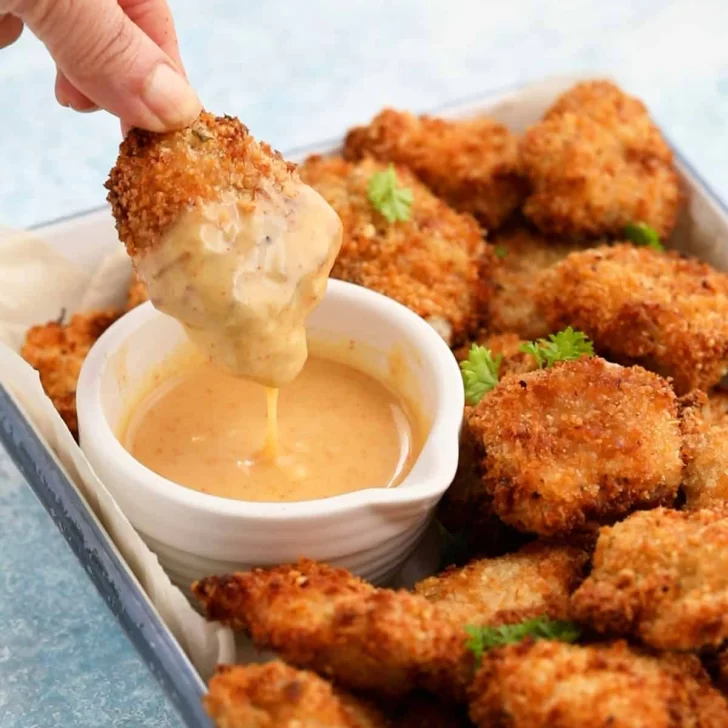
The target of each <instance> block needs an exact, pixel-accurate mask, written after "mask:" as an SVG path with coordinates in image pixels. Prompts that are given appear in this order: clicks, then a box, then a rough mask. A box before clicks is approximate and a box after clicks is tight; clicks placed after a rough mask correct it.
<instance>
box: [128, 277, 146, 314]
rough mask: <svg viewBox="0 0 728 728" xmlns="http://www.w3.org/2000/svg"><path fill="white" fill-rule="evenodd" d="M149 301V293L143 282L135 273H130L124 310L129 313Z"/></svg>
mask: <svg viewBox="0 0 728 728" xmlns="http://www.w3.org/2000/svg"><path fill="white" fill-rule="evenodd" d="M148 300H149V292H148V291H147V286H146V284H145V283H144V281H143V280H142V279H141V278H139V276H138V275H137V274H136V272H135V273H132V277H131V281H130V282H129V290H128V291H127V294H126V310H127V311H131V310H132V309H133V308H136V307H137V306H141V305H142V303H146V302H147V301H148Z"/></svg>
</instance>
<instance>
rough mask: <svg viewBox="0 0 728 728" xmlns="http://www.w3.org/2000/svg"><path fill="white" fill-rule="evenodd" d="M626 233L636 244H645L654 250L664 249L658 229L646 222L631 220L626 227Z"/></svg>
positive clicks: (628, 238)
mask: <svg viewBox="0 0 728 728" xmlns="http://www.w3.org/2000/svg"><path fill="white" fill-rule="evenodd" d="M624 235H625V237H626V238H627V240H629V241H630V242H632V243H634V244H635V245H644V246H645V247H647V248H652V249H653V250H660V251H662V250H664V249H665V248H664V247H663V245H662V243H661V242H660V236H659V235H658V234H657V231H656V230H655V229H654V228H652V227H650V226H649V225H648V224H647V223H644V222H630V223H627V225H626V226H625V228H624Z"/></svg>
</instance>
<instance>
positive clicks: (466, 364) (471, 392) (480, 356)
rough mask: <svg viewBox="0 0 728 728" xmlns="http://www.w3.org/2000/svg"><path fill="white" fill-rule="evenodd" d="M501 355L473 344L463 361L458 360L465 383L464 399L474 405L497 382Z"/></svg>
mask: <svg viewBox="0 0 728 728" xmlns="http://www.w3.org/2000/svg"><path fill="white" fill-rule="evenodd" d="M501 359H503V356H502V355H501V354H498V356H496V357H494V356H493V354H492V353H491V351H490V349H486V348H485V347H484V346H478V345H477V344H473V345H472V347H471V348H470V353H469V354H468V358H467V359H466V360H465V361H461V362H460V370H461V371H462V374H463V384H464V385H465V401H466V402H467V404H470V405H476V404H478V402H480V400H481V399H483V396H484V395H485V393H486V392H490V390H491V389H493V387H495V385H496V384H498V370H499V369H500V363H501Z"/></svg>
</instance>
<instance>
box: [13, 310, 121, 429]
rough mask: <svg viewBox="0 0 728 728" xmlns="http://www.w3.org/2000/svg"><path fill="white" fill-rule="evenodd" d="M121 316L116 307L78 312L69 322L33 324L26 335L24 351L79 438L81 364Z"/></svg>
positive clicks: (63, 416) (66, 421) (43, 384)
mask: <svg viewBox="0 0 728 728" xmlns="http://www.w3.org/2000/svg"><path fill="white" fill-rule="evenodd" d="M119 315H120V314H119V312H118V311H112V310H108V311H91V312H89V313H77V314H76V315H75V316H73V317H72V318H71V320H70V321H69V322H68V323H67V324H63V323H59V322H58V321H51V322H50V323H47V324H43V325H41V326H33V327H32V328H30V329H28V333H27V334H26V335H25V343H24V344H23V348H22V349H21V350H20V354H21V356H22V357H23V359H25V361H27V362H28V364H30V365H31V366H32V367H33V368H34V369H37V370H38V374H39V375H40V383H41V385H42V386H43V390H44V391H45V393H46V394H47V395H48V397H49V398H50V400H51V402H53V406H54V407H55V408H56V409H57V410H58V414H60V415H61V417H62V418H63V421H64V422H65V423H66V425H68V429H69V430H70V431H71V434H72V435H73V436H74V437H76V438H78V418H77V416H76V385H77V384H78V376H79V374H80V373H81V366H82V365H83V361H84V359H85V358H86V354H88V352H89V349H90V348H91V347H92V346H93V345H94V343H95V342H96V340H97V339H98V338H99V336H101V334H103V333H104V331H106V329H108V328H109V326H111V324H113V323H114V321H116V320H117V319H118V318H119Z"/></svg>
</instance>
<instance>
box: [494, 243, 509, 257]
mask: <svg viewBox="0 0 728 728" xmlns="http://www.w3.org/2000/svg"><path fill="white" fill-rule="evenodd" d="M495 254H496V257H497V258H500V259H501V260H502V259H503V258H505V257H506V255H508V248H506V246H505V245H496V246H495Z"/></svg>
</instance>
